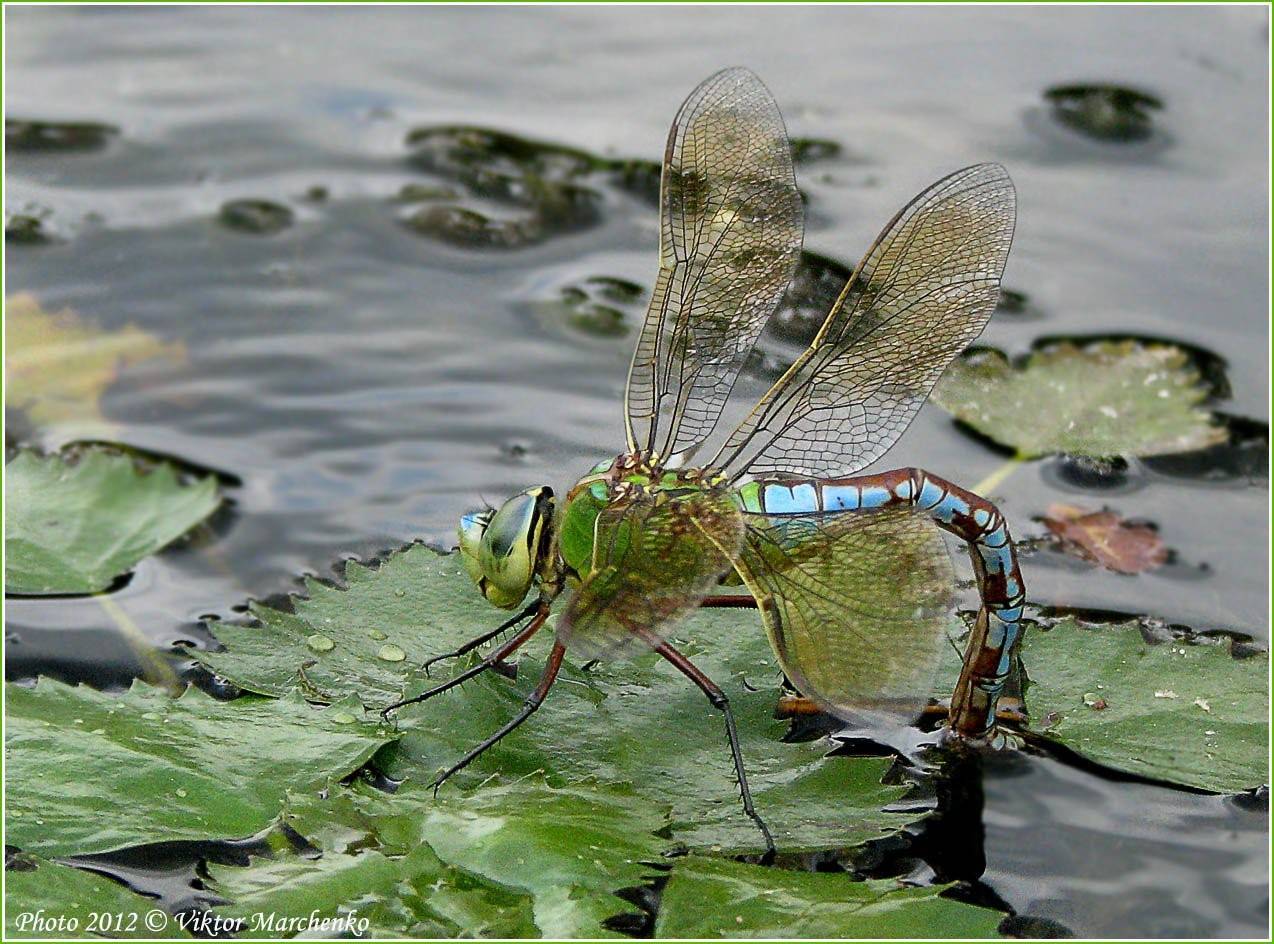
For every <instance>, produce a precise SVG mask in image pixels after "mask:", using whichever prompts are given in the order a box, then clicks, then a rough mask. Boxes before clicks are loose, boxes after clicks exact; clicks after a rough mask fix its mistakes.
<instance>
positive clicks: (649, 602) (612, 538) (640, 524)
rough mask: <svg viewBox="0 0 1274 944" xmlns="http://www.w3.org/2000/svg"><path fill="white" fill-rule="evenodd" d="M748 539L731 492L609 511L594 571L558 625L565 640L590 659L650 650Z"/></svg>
mask: <svg viewBox="0 0 1274 944" xmlns="http://www.w3.org/2000/svg"><path fill="white" fill-rule="evenodd" d="M742 540H743V522H742V515H741V513H740V512H739V510H738V508H737V506H736V505H735V504H734V502H733V500H732V499H731V498H730V496H729V495H728V494H727V493H725V492H711V491H698V490H694V491H688V492H687V493H685V494H682V495H676V494H675V493H667V492H665V493H660V494H657V495H656V496H654V497H646V498H641V499H637V500H634V501H631V502H628V503H624V504H617V505H612V506H610V507H607V508H605V509H603V511H602V513H601V514H600V515H599V516H598V519H597V530H596V538H595V541H594V545H593V564H592V570H591V571H590V572H589V573H588V574H587V575H585V576H584V578H583V580H582V581H581V583H580V586H579V588H578V589H577V590H576V591H575V593H574V595H573V596H572V597H571V600H570V602H569V603H568V604H567V608H566V611H565V612H564V613H563V614H562V618H561V620H559V621H558V627H557V634H558V639H560V640H561V641H562V642H564V643H565V644H566V645H567V646H568V647H569V648H570V649H571V651H572V652H574V653H576V654H577V655H580V656H582V657H583V658H586V659H603V658H604V659H616V658H623V657H625V656H628V655H631V654H633V653H634V652H637V651H641V650H643V649H645V648H646V647H647V642H646V641H644V640H643V639H642V635H643V634H645V635H646V636H647V637H648V638H649V637H651V636H660V637H662V636H663V634H664V633H666V632H668V631H669V630H670V629H671V628H672V627H673V626H674V625H675V624H676V622H677V621H678V620H679V619H681V618H682V617H684V616H686V615H687V614H689V613H690V612H692V611H693V610H694V609H695V608H696V607H697V606H698V605H699V601H700V600H701V599H702V597H703V595H704V594H705V593H707V592H708V591H709V590H710V589H711V588H712V587H713V586H715V585H716V583H717V580H718V579H719V578H720V577H721V575H722V574H724V573H725V572H726V571H728V570H730V568H731V566H732V565H731V561H732V559H733V558H734V556H735V555H736V554H737V553H738V548H739V545H740V543H741V542H742Z"/></svg>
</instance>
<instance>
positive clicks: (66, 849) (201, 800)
mask: <svg viewBox="0 0 1274 944" xmlns="http://www.w3.org/2000/svg"><path fill="white" fill-rule="evenodd" d="M355 710H358V709H357V707H356V706H355ZM342 711H343V712H345V713H348V712H349V706H337V707H334V708H330V709H327V710H326V711H319V710H317V709H315V708H313V707H311V706H310V705H308V704H306V702H305V701H304V700H303V699H302V698H301V697H300V696H298V695H292V696H290V697H288V698H285V699H266V698H251V697H248V698H241V699H238V700H237V701H235V702H234V703H233V704H227V703H224V702H219V701H217V700H216V699H214V698H212V697H211V696H209V695H206V694H204V693H203V692H201V691H199V690H197V689H189V690H188V691H186V693H185V694H183V695H182V696H181V697H180V698H177V699H172V698H169V697H168V696H167V695H166V694H164V693H163V692H162V691H160V690H158V689H153V688H150V687H149V686H146V685H143V684H141V683H135V684H134V685H133V687H132V688H131V689H130V690H129V691H128V692H126V693H124V694H122V695H111V694H107V693H105V692H100V691H97V690H95V689H92V688H88V687H87V686H70V685H64V684H62V683H61V682H56V681H53V680H52V679H47V678H44V679H41V680H40V682H39V684H38V685H36V686H35V687H34V688H26V687H22V686H18V685H7V686H6V693H5V722H6V723H5V780H6V787H7V793H6V801H7V810H6V812H7V822H6V833H5V841H6V842H8V843H10V844H12V845H15V846H18V847H20V848H22V849H24V850H27V851H30V852H36V853H39V854H40V855H44V856H59V855H72V854H77V853H78V854H87V853H93V852H106V851H110V850H112V849H120V848H123V847H125V846H131V845H136V844H138V843H142V842H155V841H158V840H176V839H210V838H227V839H228V838H238V837H244V836H249V835H252V834H254V833H256V832H258V831H260V830H262V829H264V828H265V827H266V826H268V825H269V824H270V822H271V821H273V820H274V818H275V817H276V816H277V815H278V812H279V808H280V804H281V803H282V801H283V797H284V796H285V795H286V793H287V790H288V789H289V788H292V789H303V788H305V787H309V786H313V787H315V788H317V787H319V786H322V785H325V784H326V783H327V782H328V781H329V780H330V779H339V778H341V777H344V776H346V775H348V774H349V773H351V772H352V771H354V770H357V769H358V768H359V767H361V766H363V764H365V763H366V762H367V760H368V759H369V758H370V757H371V756H372V754H373V753H375V752H376V750H377V749H378V748H380V747H382V746H383V745H384V744H386V743H387V742H388V741H390V740H391V739H392V738H393V733H392V732H391V731H390V730H389V729H388V728H385V727H383V726H378V725H373V724H368V723H366V722H358V723H355V724H349V723H340V722H339V721H337V720H336V719H335V718H333V714H335V713H339V712H342Z"/></svg>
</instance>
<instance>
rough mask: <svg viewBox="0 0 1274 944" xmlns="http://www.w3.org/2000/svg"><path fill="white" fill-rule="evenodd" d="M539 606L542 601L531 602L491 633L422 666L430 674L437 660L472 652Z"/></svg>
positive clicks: (474, 638) (475, 638)
mask: <svg viewBox="0 0 1274 944" xmlns="http://www.w3.org/2000/svg"><path fill="white" fill-rule="evenodd" d="M539 608H540V601H539V600H536V601H534V602H533V603H531V604H529V605H528V606H527V607H526V609H524V610H523V611H522V612H521V613H519V614H518V615H517V616H514V617H513V618H512V619H507V620H505V621H504V622H503V623H501V624H500V625H499V626H497V627H496V628H495V629H493V630H491V631H490V632H489V633H483V634H482V635H481V636H474V637H473V638H472V639H470V640H469V641H468V642H467V643H465V644H464V645H463V646H461V647H460V648H459V649H452V650H451V651H450V652H444V653H443V654H442V655H440V656H434V657H433V658H432V659H428V660H426V662H425V663H424V665H422V666H421V668H422V669H424V670H425V675H428V674H429V667H430V666H431V665H434V664H435V663H437V662H441V661H442V660H443V659H458V658H460V657H461V656H462V655H465V654H466V653H469V652H472V651H473V650H474V649H477V648H478V647H479V646H481V645H482V644H483V643H485V642H490V641H491V640H492V639H495V637H496V636H499V635H500V634H501V633H502V632H504V631H505V630H507V629H512V628H513V627H514V626H516V625H517V624H518V623H520V622H522V621H523V620H524V619H526V618H527V617H528V616H531V615H532V614H534V613H535V612H536V611H538V610H539Z"/></svg>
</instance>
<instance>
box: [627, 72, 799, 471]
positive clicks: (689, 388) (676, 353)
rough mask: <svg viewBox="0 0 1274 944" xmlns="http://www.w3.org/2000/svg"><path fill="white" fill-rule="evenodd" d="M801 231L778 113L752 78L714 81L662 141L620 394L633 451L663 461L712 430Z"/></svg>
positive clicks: (789, 267)
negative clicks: (655, 261) (644, 284)
mask: <svg viewBox="0 0 1274 944" xmlns="http://www.w3.org/2000/svg"><path fill="white" fill-rule="evenodd" d="M803 228H804V224H803V222H802V216H801V198H800V194H799V193H798V192H797V189H796V178H795V176H794V175H793V172H792V152H791V147H790V145H789V144H788V140H787V133H786V131H785V130H784V128H783V118H782V116H781V115H780V114H779V110H778V106H777V105H776V104H775V102H774V99H773V97H772V96H771V95H770V93H769V90H768V89H766V87H765V86H764V85H762V84H761V80H760V79H758V78H757V77H756V76H755V75H753V74H752V73H751V72H749V71H748V70H747V69H739V68H735V69H726V70H724V71H722V72H718V73H717V74H716V75H714V76H712V77H711V78H709V79H708V80H707V81H705V82H704V83H703V84H702V85H700V86H699V87H698V88H697V89H695V90H694V91H693V92H692V93H691V94H690V97H689V98H687V99H686V101H685V103H684V104H683V105H682V106H681V110H680V111H679V112H678V113H677V117H676V119H675V120H674V121H673V124H672V130H671V131H670V132H669V134H668V144H667V148H666V150H665V153H664V167H663V177H662V181H661V185H660V237H659V275H658V277H657V279H656V281H655V288H654V291H653V292H652V294H651V299H650V308H649V310H648V311H647V314H646V323H645V325H644V327H643V328H642V332H641V336H640V337H639V338H638V341H637V348H636V350H635V351H634V352H633V361H632V366H631V367H630V369H629V372H628V386H627V389H626V393H625V401H626V408H627V414H626V419H625V425H626V428H627V434H628V448H629V450H630V451H637V450H644V451H647V452H657V453H658V454H659V455H660V456H663V457H664V458H665V459H666V458H668V457H669V456H671V455H674V454H676V453H680V452H685V451H687V450H689V449H691V448H692V447H693V446H695V445H697V444H698V443H700V442H702V440H703V439H704V438H705V437H706V436H707V435H708V434H709V433H710V432H711V431H712V429H713V428H714V427H715V426H716V423H717V419H718V418H719V417H720V415H721V409H722V407H723V406H724V404H725V401H726V399H727V398H728V397H729V395H730V390H731V389H732V388H733V386H734V382H735V379H736V378H737V376H738V372H739V370H740V368H741V367H742V366H743V362H744V360H745V359H746V358H747V355H748V352H749V351H750V350H751V349H752V345H753V343H754V342H755V341H756V339H757V335H759V334H760V333H761V329H762V327H764V325H765V322H766V319H768V318H769V317H770V315H771V314H772V313H773V312H774V309H775V307H777V305H778V303H779V299H780V298H781V296H782V294H783V290H784V288H785V287H786V286H787V283H788V281H789V280H790V279H791V277H792V272H793V270H794V268H795V266H796V261H797V257H798V256H799V255H800V250H801V237H802V233H803Z"/></svg>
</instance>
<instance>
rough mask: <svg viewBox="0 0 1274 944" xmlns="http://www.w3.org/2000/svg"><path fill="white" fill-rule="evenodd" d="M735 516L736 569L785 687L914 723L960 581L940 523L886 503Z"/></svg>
mask: <svg viewBox="0 0 1274 944" xmlns="http://www.w3.org/2000/svg"><path fill="white" fill-rule="evenodd" d="M742 517H743V519H744V522H745V533H744V540H743V545H742V549H741V551H740V554H739V558H738V560H737V561H736V567H737V569H738V570H739V573H740V575H741V576H742V577H743V579H744V582H745V583H746V584H747V586H748V589H749V590H750V591H751V592H752V594H753V595H754V596H755V597H756V599H757V602H758V604H759V606H760V610H761V617H762V619H763V620H764V622H765V627H766V631H767V632H768V634H769V637H770V643H771V645H772V646H773V647H774V652H775V654H776V655H777V656H778V659H779V663H780V665H781V666H782V668H783V671H784V672H785V673H786V674H787V677H788V678H789V679H790V680H791V681H792V684H794V685H795V686H796V687H797V689H799V690H800V692H801V693H802V694H803V695H805V696H806V697H807V698H810V699H812V700H813V701H814V702H815V703H817V704H818V705H819V707H821V708H822V709H823V710H825V711H828V712H830V713H832V714H834V715H836V716H838V717H842V718H844V717H849V716H852V717H856V718H859V719H861V718H862V717H863V716H871V715H882V714H883V715H885V716H888V717H890V718H893V719H898V720H904V721H909V720H911V719H912V718H914V717H915V715H916V714H917V713H918V712H919V710H920V708H922V707H923V706H924V704H925V702H926V699H927V698H928V695H929V691H930V686H931V684H932V682H933V679H934V676H935V674H936V672H937V668H938V662H939V660H940V659H941V656H942V650H943V647H944V646H945V645H946V644H947V625H948V619H949V616H950V612H951V604H952V595H953V592H952V588H953V587H954V585H955V583H954V574H953V571H952V566H951V558H950V556H949V555H948V553H947V548H946V543H945V542H944V541H943V539H942V536H941V534H940V533H939V532H938V531H937V529H936V528H935V527H934V526H933V525H932V524H931V523H930V522H929V521H928V519H926V518H921V517H919V516H917V515H914V514H911V513H909V512H907V511H900V510H893V509H891V510H884V511H879V512H841V513H833V514H808V515H800V514H790V515H763V514H744V515H743V516H742Z"/></svg>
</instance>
